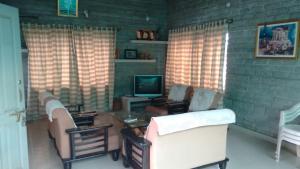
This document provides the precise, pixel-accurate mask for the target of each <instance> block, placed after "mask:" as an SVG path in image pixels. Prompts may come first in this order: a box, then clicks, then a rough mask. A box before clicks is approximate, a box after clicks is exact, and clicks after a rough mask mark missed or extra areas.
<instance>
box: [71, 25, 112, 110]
mask: <svg viewBox="0 0 300 169" xmlns="http://www.w3.org/2000/svg"><path fill="white" fill-rule="evenodd" d="M73 36H74V46H75V53H76V56H77V62H78V74H79V81H80V86H81V88H82V96H83V98H84V100H83V102H84V106H85V108H86V109H88V110H93V109H96V110H107V109H111V108H112V100H113V89H114V52H115V32H114V30H112V29H97V28H96V29H93V28H83V29H81V28H78V29H76V30H74V31H73ZM105 106H106V107H105Z"/></svg>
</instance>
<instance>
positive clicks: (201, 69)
mask: <svg viewBox="0 0 300 169" xmlns="http://www.w3.org/2000/svg"><path fill="white" fill-rule="evenodd" d="M226 33H227V24H226V23H225V21H218V22H211V23H206V24H203V25H197V26H190V27H184V28H178V29H173V30H170V31H169V45H168V53H167V63H166V79H165V81H166V88H167V89H169V88H170V86H172V85H174V84H183V85H190V86H193V87H202V88H208V89H213V90H217V91H223V66H224V55H225V43H226Z"/></svg>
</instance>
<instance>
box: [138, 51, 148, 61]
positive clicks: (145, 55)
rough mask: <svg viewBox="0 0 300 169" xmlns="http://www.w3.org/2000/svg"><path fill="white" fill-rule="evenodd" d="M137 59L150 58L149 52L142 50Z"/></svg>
mask: <svg viewBox="0 0 300 169" xmlns="http://www.w3.org/2000/svg"><path fill="white" fill-rule="evenodd" d="M139 59H145V60H148V59H151V55H150V53H146V52H142V53H140V54H139Z"/></svg>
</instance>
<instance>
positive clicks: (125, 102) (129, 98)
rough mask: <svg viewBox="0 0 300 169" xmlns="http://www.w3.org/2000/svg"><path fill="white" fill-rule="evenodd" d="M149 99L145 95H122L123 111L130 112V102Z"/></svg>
mask: <svg viewBox="0 0 300 169" xmlns="http://www.w3.org/2000/svg"><path fill="white" fill-rule="evenodd" d="M147 101H150V99H149V98H147V97H136V96H122V108H123V111H126V112H131V111H132V104H134V103H138V102H147Z"/></svg>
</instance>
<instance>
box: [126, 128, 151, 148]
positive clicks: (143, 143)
mask: <svg viewBox="0 0 300 169" xmlns="http://www.w3.org/2000/svg"><path fill="white" fill-rule="evenodd" d="M121 133H122V135H123V137H124V139H127V140H128V141H130V142H131V143H132V144H134V145H135V146H137V147H139V148H141V149H143V148H145V147H150V146H151V144H152V143H151V142H150V141H148V140H147V139H144V138H143V137H138V136H136V135H135V134H134V133H133V132H132V131H131V130H130V129H129V128H125V129H123V130H121Z"/></svg>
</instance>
